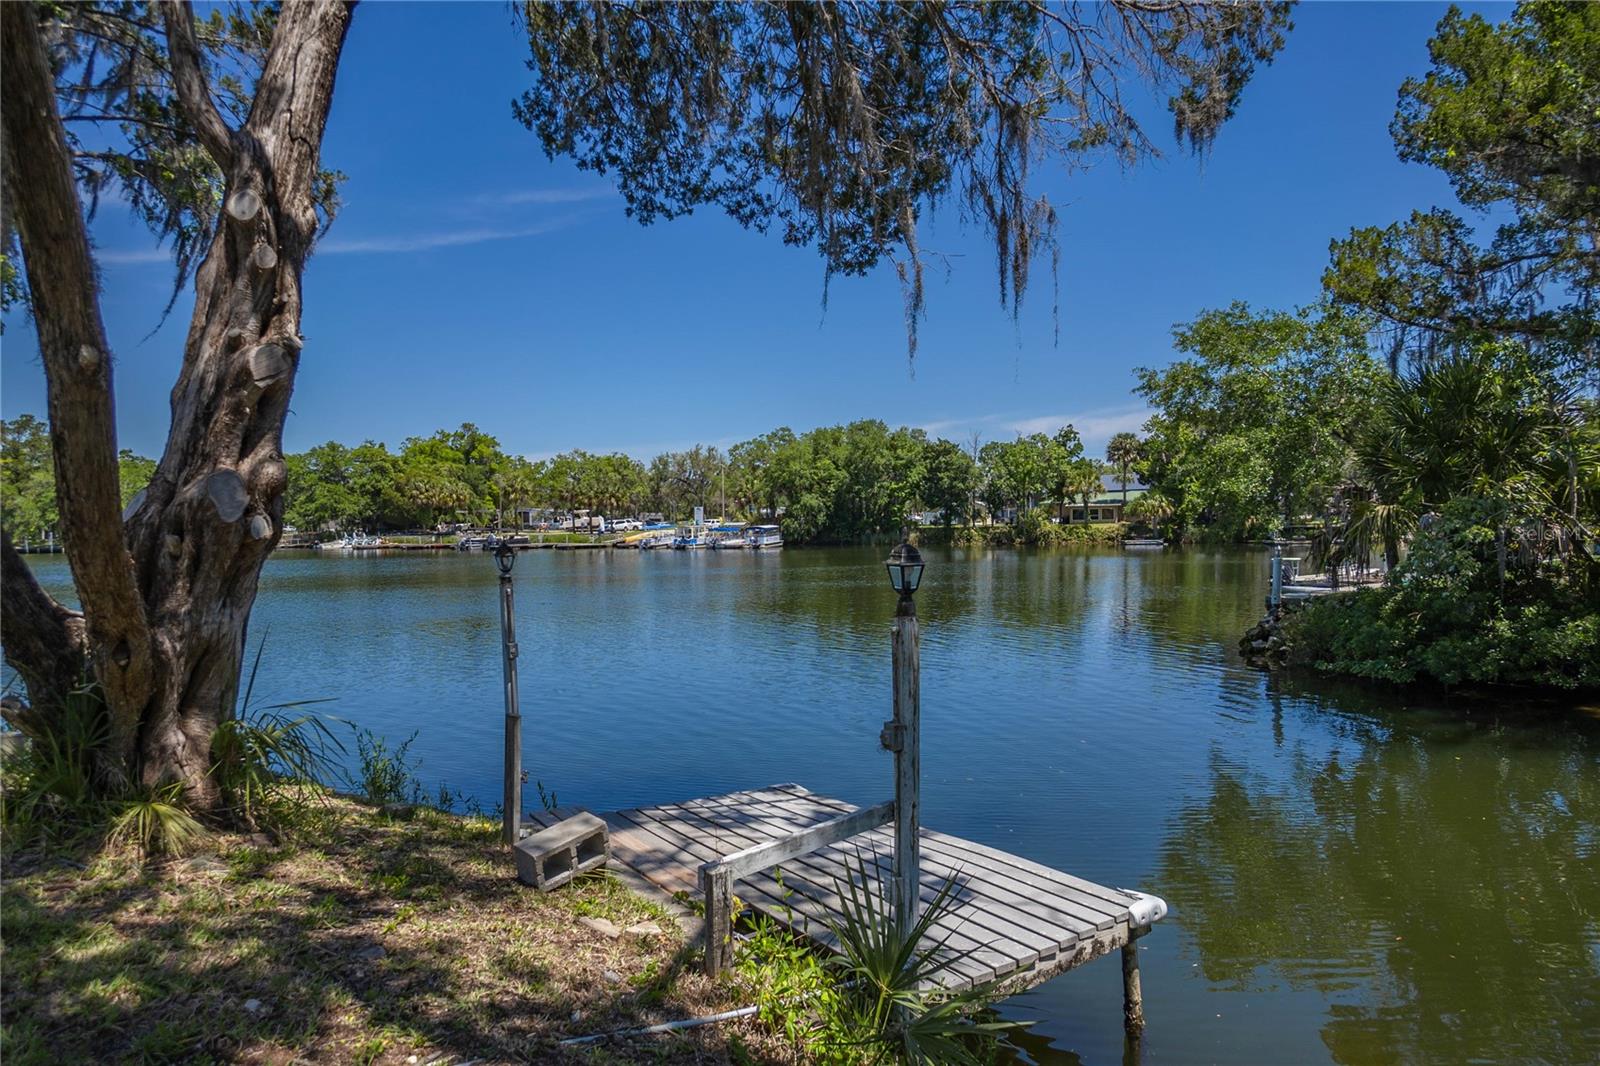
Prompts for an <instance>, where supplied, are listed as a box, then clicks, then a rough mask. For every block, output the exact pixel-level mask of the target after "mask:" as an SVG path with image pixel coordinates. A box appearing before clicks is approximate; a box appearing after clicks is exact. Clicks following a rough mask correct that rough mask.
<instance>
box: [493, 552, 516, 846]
mask: <svg viewBox="0 0 1600 1066" xmlns="http://www.w3.org/2000/svg"><path fill="white" fill-rule="evenodd" d="M494 561H495V564H496V565H497V566H499V568H500V662H501V672H502V674H503V676H504V678H505V688H506V765H505V797H504V804H505V813H504V815H503V816H502V818H501V831H500V836H501V839H502V840H504V842H505V843H506V845H507V846H508V847H514V846H516V843H517V838H518V835H519V831H520V829H521V825H522V710H521V708H520V706H519V705H518V701H517V633H516V628H515V624H514V622H513V618H512V597H511V567H512V565H513V564H514V563H515V562H516V561H517V552H516V549H515V548H513V547H511V545H509V544H502V545H500V547H499V548H497V549H496V550H495V553H494Z"/></svg>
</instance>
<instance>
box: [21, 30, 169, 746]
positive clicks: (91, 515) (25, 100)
mask: <svg viewBox="0 0 1600 1066" xmlns="http://www.w3.org/2000/svg"><path fill="white" fill-rule="evenodd" d="M0 59H3V61H4V69H5V92H4V94H0V115H3V119H4V130H5V144H6V170H5V179H6V181H7V183H8V184H9V185H10V196H9V201H10V207H11V211H12V220H11V221H12V223H13V224H14V225H15V226H16V230H17V234H18V237H19V238H20V240H21V244H22V254H23V259H24V261H25V263H26V266H27V271H28V287H29V292H30V294H31V296H32V306H33V316H34V322H35V325H36V327H37V330H38V337H39V357H40V361H41V362H42V363H43V364H44V372H45V386H46V395H47V397H48V403H49V414H50V447H51V451H52V452H53V454H54V456H55V477H56V498H57V505H58V507H59V509H60V514H61V526H62V533H63V538H64V540H65V543H66V548H67V561H68V562H69V563H70V564H71V566H72V579H73V583H74V584H75V585H76V586H77V590H78V596H79V598H80V600H81V601H82V603H83V609H84V621H85V623H86V628H87V637H88V647H89V649H90V651H91V653H92V656H93V660H94V667H95V676H96V677H97V678H98V679H99V681H100V683H101V686H102V687H103V688H104V690H105V696H106V703H107V705H108V706H109V707H110V709H111V715H112V726H113V730H114V740H113V746H114V747H120V746H125V747H126V748H127V749H128V750H131V748H132V744H133V738H134V733H135V731H136V730H137V727H138V723H139V718H140V714H141V712H142V710H143V707H144V704H145V703H146V702H147V701H148V699H149V695H150V691H151V677H152V675H151V648H150V631H149V626H148V623H147V620H146V614H145V608H144V601H143V599H142V598H141V597H140V595H139V589H138V585H137V583H136V581H135V580H134V570H133V561H132V559H131V558H130V557H129V555H128V551H127V548H126V547H125V546H124V544H123V539H122V521H121V516H120V512H121V510H122V496H121V489H120V487H119V482H118V470H117V438H116V414H115V410H114V402H113V391H112V387H111V354H110V351H109V348H108V346H107V344H106V335H105V327H104V325H103V324H102V322H101V320H100V307H99V303H98V300H97V297H96V291H97V285H96V280H95V270H94V260H93V258H92V257H91V256H90V253H89V238H88V234H87V232H86V231H85V229H84V224H83V211H82V207H81V205H80V204H79V201H78V191H77V187H76V185H75V184H74V182H73V174H72V157H71V154H70V152H69V151H68V148H67V140H66V134H65V132H64V131H63V129H62V126H61V118H60V115H59V113H58V112H57V110H56V97H55V78H54V77H53V75H52V73H51V70H50V62H49V59H48V58H47V57H46V55H45V50H44V43H43V41H42V39H41V37H40V33H39V22H38V12H37V9H36V8H35V6H34V5H33V4H20V3H18V4H0ZM7 569H8V570H9V569H12V567H11V566H10V564H9V562H8V564H7ZM11 581H12V578H11V575H9V574H8V575H7V577H6V588H7V590H8V592H9V590H10V587H11ZM8 617H9V615H8ZM8 630H10V627H9V626H8ZM16 636H17V633H16V631H14V630H11V631H8V632H7V634H6V643H7V654H9V653H10V644H11V641H12V639H13V638H15V637H16Z"/></svg>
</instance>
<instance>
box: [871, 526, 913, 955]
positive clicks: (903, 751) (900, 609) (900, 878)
mask: <svg viewBox="0 0 1600 1066" xmlns="http://www.w3.org/2000/svg"><path fill="white" fill-rule="evenodd" d="M886 566H887V568H888V570H889V585H890V587H891V588H893V589H894V590H895V592H897V593H899V594H900V601H899V603H898V604H897V605H896V607H895V612H894V638H893V642H894V718H893V719H892V720H891V721H889V722H886V723H884V727H883V735H882V738H881V739H882V742H883V746H884V747H886V748H888V749H889V750H890V751H892V752H894V894H893V898H894V907H895V921H896V924H898V925H899V927H900V930H901V932H902V933H909V932H910V930H911V927H912V926H913V925H915V924H916V922H917V914H918V909H919V904H920V896H921V891H920V884H921V880H922V852H921V845H920V843H919V841H918V839H917V824H918V822H919V820H920V817H921V800H920V798H919V793H920V791H921V777H922V722H921V713H922V712H921V707H920V701H921V684H922V682H921V673H922V665H921V659H920V654H919V650H918V648H919V640H920V638H919V635H918V631H917V601H916V599H915V596H916V593H917V586H918V585H920V584H921V583H922V568H923V563H922V553H921V552H919V551H917V549H916V548H915V547H913V546H912V544H911V542H910V541H901V542H900V544H898V545H897V546H896V547H895V549H894V550H893V551H892V552H890V553H889V561H888V563H887V564H886Z"/></svg>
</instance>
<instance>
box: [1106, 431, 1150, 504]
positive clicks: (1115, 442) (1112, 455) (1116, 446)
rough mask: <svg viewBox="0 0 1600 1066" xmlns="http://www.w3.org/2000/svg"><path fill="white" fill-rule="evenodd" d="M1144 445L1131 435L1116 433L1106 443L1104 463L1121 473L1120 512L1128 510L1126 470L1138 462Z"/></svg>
mask: <svg viewBox="0 0 1600 1066" xmlns="http://www.w3.org/2000/svg"><path fill="white" fill-rule="evenodd" d="M1143 452H1144V445H1142V444H1140V443H1139V438H1138V437H1136V436H1134V435H1133V434H1132V433H1126V432H1124V433H1118V434H1116V435H1115V436H1113V437H1112V438H1111V439H1110V440H1109V441H1107V442H1106V461H1107V462H1110V463H1115V464H1116V465H1117V467H1118V468H1119V469H1120V471H1121V477H1120V478H1119V480H1120V481H1121V482H1122V510H1123V512H1124V513H1126V512H1127V510H1128V469H1129V467H1131V466H1133V464H1134V463H1136V462H1138V461H1139V457H1140V455H1142V454H1143Z"/></svg>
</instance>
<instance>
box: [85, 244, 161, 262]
mask: <svg viewBox="0 0 1600 1066" xmlns="http://www.w3.org/2000/svg"><path fill="white" fill-rule="evenodd" d="M94 258H95V262H97V263H100V264H101V265H102V266H121V265H122V264H124V263H169V262H171V261H172V253H171V252H169V251H167V250H166V249H165V248H146V249H138V248H110V249H97V250H96V251H95V253H94Z"/></svg>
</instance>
